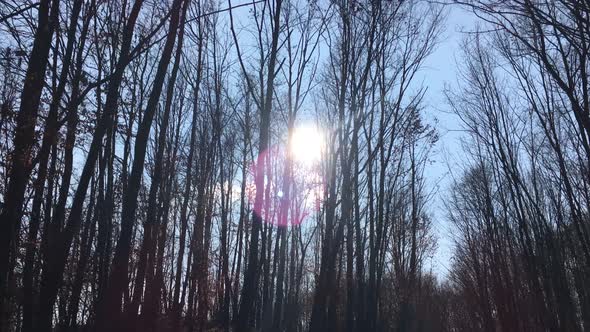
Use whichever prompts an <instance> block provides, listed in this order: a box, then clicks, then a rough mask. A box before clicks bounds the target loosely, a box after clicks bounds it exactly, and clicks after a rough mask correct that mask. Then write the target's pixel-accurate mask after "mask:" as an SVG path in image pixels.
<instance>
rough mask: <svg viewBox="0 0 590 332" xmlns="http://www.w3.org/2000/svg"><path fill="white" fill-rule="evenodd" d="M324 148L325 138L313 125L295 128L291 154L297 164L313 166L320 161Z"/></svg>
mask: <svg viewBox="0 0 590 332" xmlns="http://www.w3.org/2000/svg"><path fill="white" fill-rule="evenodd" d="M323 148H324V137H323V135H322V133H321V131H320V130H319V129H318V128H317V127H316V126H313V125H306V126H301V127H297V128H295V130H294V131H293V137H292V139H291V147H290V149H291V154H292V156H293V159H294V160H295V161H296V162H299V163H302V164H304V165H306V166H311V165H313V164H315V163H317V162H319V161H320V159H321V157H322V150H323Z"/></svg>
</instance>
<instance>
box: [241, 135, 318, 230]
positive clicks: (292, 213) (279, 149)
mask: <svg viewBox="0 0 590 332" xmlns="http://www.w3.org/2000/svg"><path fill="white" fill-rule="evenodd" d="M287 154H288V151H287V149H285V148H284V147H283V146H282V145H273V146H271V147H270V148H268V149H267V150H265V151H263V152H262V153H260V154H259V155H258V158H257V159H256V161H255V162H253V163H252V165H250V171H249V175H248V178H247V179H246V181H247V182H246V190H247V195H248V198H249V201H250V203H251V204H252V205H254V199H255V197H256V182H255V175H256V174H257V172H258V171H259V169H258V167H264V170H263V171H264V172H263V173H264V194H263V201H262V206H261V208H260V209H257V208H254V212H255V213H256V214H258V215H259V216H260V217H261V219H262V220H263V221H264V222H267V223H270V224H273V225H277V226H297V225H301V224H302V223H303V222H304V221H306V220H307V219H308V218H310V217H312V216H314V215H317V214H318V213H319V212H320V211H321V206H322V201H323V196H324V188H325V185H324V181H323V176H322V173H321V168H320V165H319V163H318V164H314V165H310V164H307V163H306V164H301V163H298V162H297V161H296V160H295V161H292V162H291V167H290V169H289V170H286V167H287Z"/></svg>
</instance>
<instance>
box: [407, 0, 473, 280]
mask: <svg viewBox="0 0 590 332" xmlns="http://www.w3.org/2000/svg"><path fill="white" fill-rule="evenodd" d="M447 10H448V16H447V21H446V28H445V30H444V32H443V34H442V36H441V40H440V44H439V45H438V47H437V48H436V49H435V51H434V53H433V54H432V55H431V56H430V57H429V58H428V59H427V60H426V63H425V66H424V68H423V69H422V71H421V72H420V79H419V80H418V82H422V84H423V85H424V86H426V87H428V90H427V93H426V97H425V101H424V102H425V106H426V109H425V112H426V117H427V119H428V120H430V123H431V124H433V125H435V126H436V128H437V130H438V132H439V135H440V139H439V142H438V143H437V146H436V147H435V149H434V151H433V155H432V158H431V159H433V160H434V163H432V164H431V165H429V166H428V168H427V169H426V172H425V176H426V179H427V182H428V184H429V185H430V187H431V188H434V190H437V193H436V195H434V197H433V202H432V204H431V205H430V207H429V212H430V213H431V215H432V216H433V220H434V231H435V234H436V236H437V237H438V250H437V253H436V255H435V256H434V258H433V260H432V269H433V272H435V273H436V274H437V275H439V276H440V277H444V276H446V275H447V272H448V269H449V268H450V265H451V262H450V260H451V257H452V236H451V233H452V230H451V228H450V227H449V224H448V221H447V213H446V210H445V207H444V204H443V200H444V198H445V195H446V193H447V192H448V189H449V187H450V185H451V183H452V179H453V174H452V173H451V172H450V170H453V169H455V170H457V166H458V165H460V164H461V162H460V159H459V158H458V156H459V155H460V154H461V153H460V152H461V142H460V140H461V132H460V129H461V127H460V123H459V120H458V119H457V118H456V116H454V115H452V114H450V109H449V106H448V103H447V101H446V98H445V95H444V89H445V87H448V88H451V89H452V88H453V87H455V86H456V83H457V79H458V78H457V76H458V70H459V68H458V62H460V59H461V57H462V56H463V55H462V53H461V52H462V46H461V45H462V44H461V43H462V41H463V40H464V38H465V35H466V32H468V31H472V30H474V27H475V24H476V20H477V18H476V17H475V16H474V15H473V14H472V13H470V12H468V11H466V10H464V9H463V8H461V7H459V6H457V5H450V6H448V9H447ZM435 119H436V120H437V121H438V123H436V124H435ZM454 175H455V176H457V175H458V174H457V173H456V172H455V174H454Z"/></svg>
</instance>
